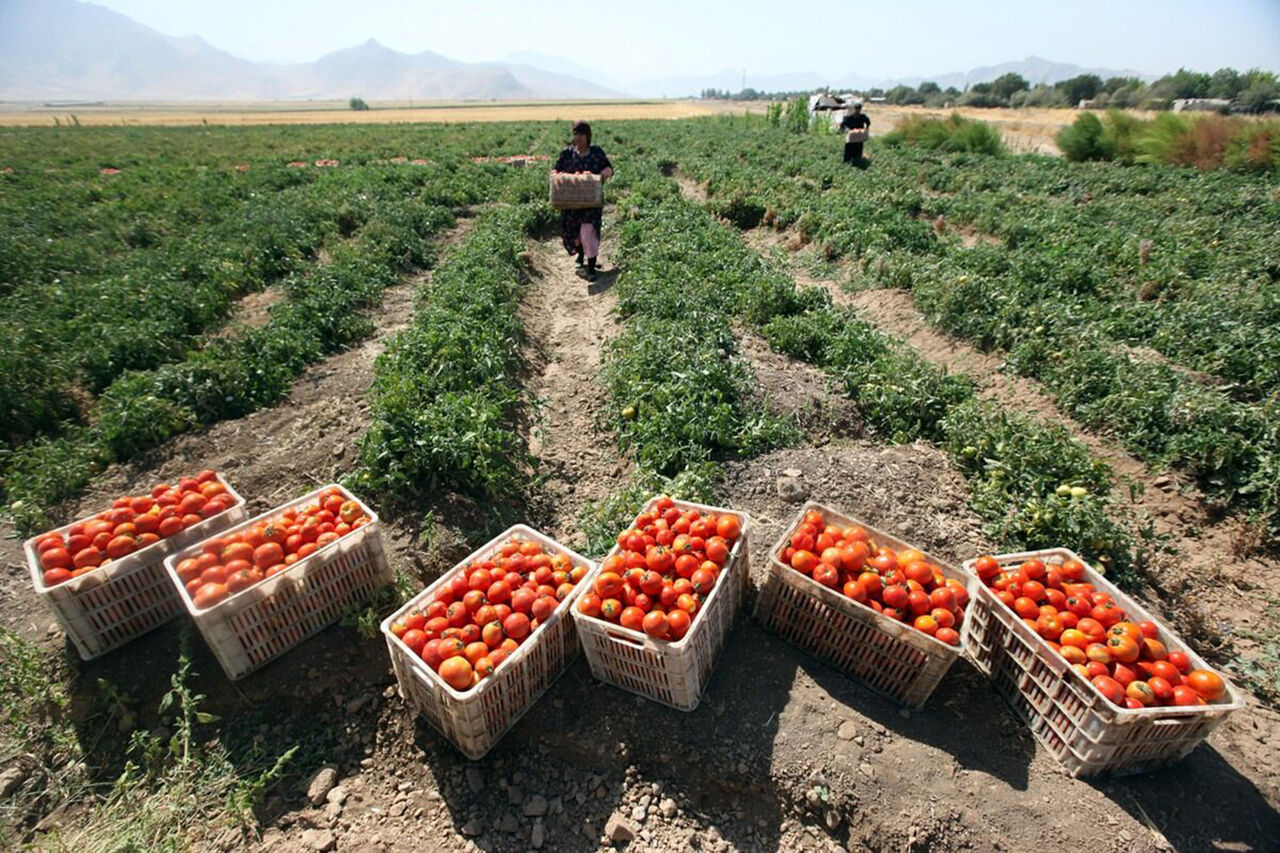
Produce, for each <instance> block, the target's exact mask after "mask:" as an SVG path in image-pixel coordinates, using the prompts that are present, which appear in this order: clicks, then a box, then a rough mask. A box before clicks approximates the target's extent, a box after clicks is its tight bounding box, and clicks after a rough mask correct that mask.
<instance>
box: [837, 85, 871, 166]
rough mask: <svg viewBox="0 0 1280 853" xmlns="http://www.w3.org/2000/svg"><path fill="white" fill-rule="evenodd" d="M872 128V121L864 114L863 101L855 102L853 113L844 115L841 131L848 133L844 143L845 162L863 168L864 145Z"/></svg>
mask: <svg viewBox="0 0 1280 853" xmlns="http://www.w3.org/2000/svg"><path fill="white" fill-rule="evenodd" d="M870 128H871V119H869V118H867V117H866V116H865V115H863V114H862V101H854V102H853V112H848V113H845V114H844V120H843V121H841V122H840V129H841V130H843V131H846V136H845V143H844V161H845V162H846V163H852V164H853V165H855V166H859V167H861V166H862V165H863V162H862V144H863V143H864V142H866V141H867V132H868V131H869V130H870Z"/></svg>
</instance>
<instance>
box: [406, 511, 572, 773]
mask: <svg viewBox="0 0 1280 853" xmlns="http://www.w3.org/2000/svg"><path fill="white" fill-rule="evenodd" d="M512 536H518V537H521V538H523V539H526V540H531V541H533V542H537V543H538V544H540V545H541V546H542V547H543V548H544V549H546V550H547V551H548V552H550V553H556V552H559V553H563V554H564V555H566V556H567V557H568V558H569V560H570V562H571V563H573V565H575V566H583V567H585V568H586V570H587V574H586V575H585V576H584V577H583V579H582V581H581V582H579V583H578V584H577V586H575V587H574V590H573V592H572V593H571V594H570V595H569V596H568V597H567V598H565V600H564V601H562V602H560V605H559V606H558V607H557V608H556V609H555V612H554V613H552V614H551V618H549V619H548V620H547V621H546V622H544V623H542V624H541V625H539V626H538V627H537V628H536V629H535V630H534V632H533V633H532V634H530V635H529V637H528V638H527V639H526V640H525V641H524V642H523V643H521V644H520V645H519V647H517V648H516V650H515V651H514V652H512V653H511V655H510V656H509V657H507V659H506V660H504V661H503V662H502V663H501V664H499V665H498V667H497V669H495V670H494V673H493V675H491V676H489V677H488V678H485V679H483V680H482V681H481V682H480V683H479V684H477V685H476V686H475V687H473V688H471V689H470V690H465V691H460V690H455V689H454V688H453V687H451V686H450V685H449V684H447V683H446V682H445V680H444V679H443V678H441V677H440V674H439V673H438V672H436V671H435V670H433V669H432V668H431V667H429V666H427V664H426V662H425V661H424V660H422V658H421V657H420V656H418V655H415V654H414V653H413V652H412V651H410V650H409V647H408V646H406V645H405V644H404V643H402V642H400V638H399V637H397V636H396V635H395V634H393V633H392V632H391V624H392V623H393V622H395V621H396V620H397V619H400V618H401V617H402V616H404V615H405V614H407V613H410V612H412V611H414V610H419V609H422V608H423V607H425V606H426V605H427V604H428V603H430V601H431V599H432V598H433V597H434V596H435V594H436V592H437V591H438V590H439V589H440V588H441V587H442V586H444V585H445V584H447V583H450V582H452V581H453V579H454V578H455V577H456V576H457V574H458V572H459V571H461V570H463V569H464V568H465V567H466V566H469V565H470V564H472V563H474V562H476V561H478V560H484V559H486V558H487V557H488V556H489V555H490V554H492V553H493V552H494V551H496V550H497V549H498V548H499V547H500V546H502V545H503V544H504V543H506V542H507V541H508V540H510V539H511V537H512ZM593 568H595V564H594V563H592V562H591V561H590V560H588V559H587V558H586V557H583V556H581V555H579V554H577V553H575V552H574V551H572V550H570V549H569V548H566V547H565V546H564V545H561V544H560V543H559V542H556V541H555V540H554V539H551V538H550V537H547V536H544V535H542V534H541V533H539V532H538V531H536V530H534V529H532V528H530V527H526V526H525V525H523V524H517V525H515V526H514V527H512V528H510V529H509V530H507V531H505V532H504V533H502V534H501V535H499V536H497V537H495V538H494V539H492V540H490V541H489V542H487V543H485V544H484V545H482V546H481V547H480V548H477V549H476V550H475V551H474V552H472V554H471V555H470V556H468V557H467V558H466V559H465V560H463V561H461V562H460V563H458V564H457V565H456V566H454V567H453V568H452V569H450V570H449V571H447V572H445V573H444V574H443V575H441V576H440V577H439V578H438V579H437V580H436V581H435V582H434V583H432V584H431V585H430V586H428V587H427V588H426V589H424V590H423V591H422V592H420V593H418V595H416V596H415V597H414V598H413V600H412V601H410V602H409V603H408V604H406V605H405V606H404V607H402V608H400V609H399V610H398V611H396V612H395V613H393V614H391V615H390V616H388V617H387V618H386V619H385V620H384V621H383V623H382V633H383V636H385V637H386V639H387V651H388V652H389V653H390V655H391V665H392V668H393V669H394V670H395V673H396V682H397V683H398V684H399V686H400V696H401V697H402V698H403V699H404V700H405V701H406V702H407V703H409V705H410V706H411V707H412V708H413V709H414V710H415V711H416V712H417V713H419V714H421V715H422V716H423V718H425V719H426V721H427V722H428V723H430V724H431V725H432V727H433V728H435V730H436V731H438V732H440V734H441V735H442V736H444V738H445V739H446V740H448V741H449V742H450V743H452V744H453V745H454V746H456V747H457V748H458V751H459V752H461V753H462V754H463V755H465V756H466V757H467V758H470V759H471V760H472V761H475V760H476V759H478V758H480V757H482V756H483V755H485V753H487V752H488V751H489V750H490V749H492V748H493V745H494V744H495V743H497V742H498V741H499V740H501V739H502V736H503V735H505V734H506V733H507V731H508V730H509V729H510V728H511V727H512V726H514V725H515V724H516V722H517V721H518V720H519V719H520V718H521V717H523V716H524V715H525V712H526V711H528V710H529V709H530V708H532V707H533V704H534V703H535V702H537V701H538V699H539V698H541V696H542V694H543V693H545V692H546V691H547V688H548V687H550V686H551V683H552V682H553V681H555V680H556V679H557V678H558V677H559V676H560V673H562V672H564V670H565V668H566V667H568V665H569V664H570V663H571V662H572V661H573V659H574V658H575V657H577V656H578V635H577V632H576V631H575V630H574V623H573V617H571V616H570V615H569V611H570V610H571V609H572V608H573V606H574V605H575V604H576V603H577V600H578V596H579V595H580V594H581V593H582V590H584V589H586V588H587V587H586V583H587V578H588V577H590V575H591V574H592V569H593Z"/></svg>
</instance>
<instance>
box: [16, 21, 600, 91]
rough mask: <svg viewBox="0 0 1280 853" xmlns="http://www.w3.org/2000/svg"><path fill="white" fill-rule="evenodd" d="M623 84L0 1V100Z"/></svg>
mask: <svg viewBox="0 0 1280 853" xmlns="http://www.w3.org/2000/svg"><path fill="white" fill-rule="evenodd" d="M620 94H621V93H619V92H617V91H615V90H613V89H610V88H607V87H606V86H603V85H600V84H599V83H598V82H595V81H591V80H583V79H580V78H578V77H574V76H572V75H569V74H563V73H555V72H554V71H548V70H545V69H543V68H538V67H534V66H533V65H531V64H528V63H502V62H493V63H465V62H459V61H457V60H453V59H449V58H448V57H445V56H441V55H439V54H436V53H431V52H430V51H424V52H422V53H417V54H406V53H400V52H399V51H395V50H391V49H390V48H387V47H384V46H383V45H380V44H378V43H377V42H376V41H373V40H369V41H367V42H365V43H364V44H361V45H358V46H356V47H352V48H348V49H346V50H339V51H335V52H333V53H330V54H327V55H326V56H323V57H321V58H320V59H319V60H317V61H315V62H309V63H295V64H270V63H258V62H249V61H246V60H243V59H239V58H237V57H235V56H232V55H231V54H229V53H226V52H225V51H221V50H218V49H217V48H215V47H213V46H211V45H209V44H208V43H206V42H204V41H203V40H201V39H199V38H197V37H187V38H178V37H174V36H168V35H165V34H163V33H160V32H157V31H156V30H153V29H151V28H150V27H146V26H143V25H142V24H139V23H137V22H136V21H133V20H132V19H130V18H128V17H126V16H124V15H121V14H118V13H116V12H113V11H111V10H110V9H107V8H105V7H103V6H97V5H94V4H92V3H81V2H77V0H0V99H3V100H52V99H70V98H96V99H103V100H294V99H305V98H313V99H335V98H337V99H344V98H349V97H352V96H359V97H362V98H365V99H366V100H372V99H388V100H391V99H395V100H400V99H409V98H413V99H421V100H458V99H478V100H494V99H497V100H504V99H510V100H522V99H529V98H608V97H617V96H619V95H620Z"/></svg>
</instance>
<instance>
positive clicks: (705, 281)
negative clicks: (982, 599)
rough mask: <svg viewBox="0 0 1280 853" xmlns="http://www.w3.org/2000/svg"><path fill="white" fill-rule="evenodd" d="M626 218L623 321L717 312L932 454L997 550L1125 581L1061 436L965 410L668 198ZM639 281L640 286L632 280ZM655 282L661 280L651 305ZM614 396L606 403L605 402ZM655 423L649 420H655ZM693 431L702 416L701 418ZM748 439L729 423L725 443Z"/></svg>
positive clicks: (1125, 549) (964, 400)
mask: <svg viewBox="0 0 1280 853" xmlns="http://www.w3.org/2000/svg"><path fill="white" fill-rule="evenodd" d="M634 209H635V211H636V219H635V220H634V221H632V222H629V223H627V225H626V226H625V228H624V232H623V233H624V246H625V247H626V265H627V273H626V275H624V276H623V277H622V279H620V280H619V291H620V292H619V311H620V313H623V314H624V316H625V315H626V314H627V312H629V311H638V310H639V311H643V312H644V313H645V314H648V315H651V316H653V315H656V316H659V317H661V316H663V315H664V314H665V315H666V316H669V317H671V318H673V321H679V320H680V318H689V317H695V318H697V317H700V316H705V315H704V313H703V312H719V313H720V315H721V316H722V317H724V318H726V321H727V320H729V319H731V318H736V319H740V320H741V321H743V322H746V323H748V324H750V325H752V326H754V327H757V328H758V329H759V330H760V331H761V332H762V334H763V335H764V337H765V338H766V339H767V340H768V341H769V343H770V345H771V346H772V347H773V348H774V349H775V350H777V351H779V352H781V353H784V354H786V355H789V356H792V357H794V358H798V359H801V360H804V361H808V362H811V363H813V364H815V365H817V366H819V367H821V368H822V369H823V370H824V371H826V372H827V373H828V374H829V375H830V376H831V377H832V378H833V380H834V381H835V382H836V384H837V387H838V388H839V390H840V391H841V392H842V393H844V394H846V395H847V396H849V397H850V398H852V399H853V400H855V401H856V402H857V404H858V406H859V408H860V410H861V411H862V413H863V416H864V418H865V419H866V422H867V424H868V427H869V429H870V430H871V432H873V433H874V434H875V435H877V436H879V437H881V438H884V439H887V440H889V441H893V442H911V441H915V440H917V439H924V440H927V441H931V442H933V443H935V444H938V445H939V446H941V447H943V448H945V449H946V450H947V451H948V453H949V454H950V455H951V456H952V458H953V459H954V460H955V462H956V464H957V465H958V466H959V468H960V469H961V470H962V471H964V473H965V474H966V476H967V477H968V478H969V481H970V487H971V490H972V505H973V507H974V509H975V510H976V511H977V512H978V513H979V514H980V515H982V517H983V518H984V519H986V521H987V522H988V532H989V534H990V535H991V536H992V537H993V538H994V539H996V541H998V542H999V543H1000V544H1001V545H1002V546H1005V547H1009V548H1019V549H1020V548H1035V547H1045V546H1048V545H1051V544H1053V543H1060V542H1063V541H1069V542H1073V543H1079V545H1080V547H1081V548H1082V550H1084V551H1086V552H1088V553H1089V554H1090V555H1091V556H1095V557H1098V558H1100V559H1101V560H1102V561H1103V562H1104V563H1106V564H1109V565H1110V566H1111V567H1112V568H1114V569H1115V570H1117V571H1118V572H1119V573H1120V575H1121V577H1124V576H1125V572H1127V570H1128V569H1129V568H1130V567H1131V565H1132V563H1133V561H1134V559H1135V558H1136V555H1135V553H1134V550H1133V540H1132V537H1131V536H1130V534H1129V533H1128V532H1127V531H1126V529H1125V528H1124V527H1123V525H1121V524H1120V523H1118V522H1117V521H1116V520H1114V518H1113V517H1112V515H1111V513H1112V511H1113V510H1114V507H1113V505H1112V502H1111V498H1110V496H1109V492H1110V489H1111V486H1112V484H1113V475H1112V472H1111V470H1110V468H1109V467H1108V466H1107V465H1106V464H1105V463H1103V462H1100V461H1098V460H1095V459H1092V458H1091V457H1090V455H1089V452H1088V450H1087V449H1086V448H1085V447H1084V446H1083V445H1082V444H1080V442H1078V441H1076V440H1074V439H1073V438H1072V437H1071V436H1070V435H1069V433H1068V432H1067V431H1066V430H1065V429H1064V428H1062V427H1061V426H1059V425H1055V424H1051V423H1046V422H1041V421H1036V420H1031V419H1028V418H1025V417H1022V416H1020V415H1017V414H1014V413H1010V412H1006V411H1003V410H1001V409H1000V408H999V407H997V406H995V405H994V404H990V403H986V402H982V401H979V400H977V399H976V397H975V395H974V390H973V387H972V385H971V384H970V383H969V382H968V381H967V380H965V379H963V378H961V377H957V376H951V375H948V374H946V373H945V371H942V370H940V369H939V368H937V367H935V366H933V365H932V364H930V363H928V362H926V361H925V360H924V359H923V358H922V357H921V356H919V355H918V354H917V353H915V352H914V351H913V350H911V349H910V348H908V347H906V346H904V345H902V344H901V343H899V342H897V341H896V340H894V339H892V338H890V337H888V336H885V335H883V334H881V333H879V332H877V331H876V330H875V329H874V328H873V327H872V326H870V325H869V324H868V323H866V322H865V321H863V320H861V319H859V318H858V316H857V315H856V314H855V313H853V312H851V311H848V310H841V309H836V308H833V307H832V306H831V305H830V301H829V298H828V297H827V295H826V294H825V293H824V292H823V291H821V290H820V289H817V288H807V289H798V288H797V287H796V285H795V283H794V281H793V280H792V279H791V278H790V277H789V276H787V275H786V274H785V273H783V272H781V271H779V270H777V269H776V268H774V267H772V266H771V265H770V264H769V263H768V262H766V261H764V260H762V259H761V258H760V256H759V255H757V254H756V253H754V252H752V251H751V250H750V249H749V248H747V247H746V246H745V245H744V244H743V242H742V240H741V238H740V237H739V235H738V234H737V233H736V232H734V231H733V230H731V229H730V228H727V227H725V226H724V225H722V224H720V223H718V222H716V221H715V220H714V219H713V218H712V217H711V216H710V215H709V214H708V212H707V211H705V210H704V209H703V208H702V207H701V206H699V205H697V204H695V203H693V202H689V201H685V200H683V199H681V198H679V197H678V196H676V195H673V194H668V195H666V196H664V197H662V198H661V199H660V200H657V201H650V202H647V203H644V204H638V205H636V206H635V208H634ZM676 257H681V258H684V259H685V261H686V263H687V265H688V266H689V269H688V270H687V271H683V270H677V269H674V268H673V265H672V261H673V260H674V259H675V258H676ZM643 270H651V271H652V272H653V276H652V277H651V278H647V279H646V278H639V277H636V271H643ZM686 275H687V276H688V278H687V279H686V278H684V276H686ZM663 278H665V280H666V281H668V282H669V284H668V288H669V291H668V293H669V295H667V296H665V297H664V296H662V295H661V294H662V293H663V288H662V285H661V284H660V281H661V280H662V279H663ZM628 284H630V285H632V286H630V287H628V286H625V285H628ZM695 324H696V325H697V326H698V327H699V328H700V329H701V330H702V331H703V337H704V338H706V339H708V340H710V341H712V342H713V343H714V345H715V346H717V347H723V346H724V342H723V341H716V340H715V339H714V329H715V327H714V326H713V325H711V324H708V323H707V322H705V321H702V320H701V319H699V320H697V321H696V323H695ZM611 369H612V365H610V367H609V368H607V369H606V378H607V379H609V380H610V381H612V377H611V373H610V372H609V371H610V370H611ZM626 399H627V398H625V397H619V396H618V395H617V394H616V393H615V402H616V403H622V402H625V400H626ZM662 402H663V403H667V401H666V399H665V398H664V399H663V400H662ZM668 405H669V403H668ZM662 415H663V412H662V411H661V409H660V410H659V412H658V414H657V415H656V418H661V417H662ZM642 416H643V409H639V410H638V411H637V413H636V415H635V420H633V421H628V420H626V419H625V418H622V419H620V420H619V421H618V424H617V425H618V428H619V430H620V432H621V433H622V434H623V435H624V436H629V435H631V434H633V433H631V430H634V429H635V427H634V426H633V425H634V424H635V423H636V421H640V419H641V418H642ZM680 420H681V422H682V423H683V422H685V420H686V418H684V417H682V418H681V419H680ZM703 421H704V423H705V422H707V421H711V422H714V418H708V417H707V416H705V415H704V416H703ZM756 434H757V433H755V432H753V431H752V430H751V429H750V428H749V427H748V428H743V426H741V425H740V426H739V433H738V435H739V441H743V440H745V439H749V438H751V437H752V436H753V435H756ZM659 435H661V436H662V437H663V438H667V436H665V435H663V434H662V433H659ZM659 446H660V447H663V448H665V447H666V446H667V445H666V444H665V443H664V444H660V445H659ZM642 452H643V451H642ZM1064 487H1065V488H1064ZM1073 489H1074V492H1073V491H1072V490H1073Z"/></svg>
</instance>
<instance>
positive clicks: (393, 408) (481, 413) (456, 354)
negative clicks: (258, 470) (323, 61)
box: [356, 206, 540, 498]
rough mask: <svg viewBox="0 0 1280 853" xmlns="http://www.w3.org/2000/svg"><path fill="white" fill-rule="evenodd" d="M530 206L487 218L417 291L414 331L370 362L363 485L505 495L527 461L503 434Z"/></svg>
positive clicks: (513, 404) (515, 399)
mask: <svg viewBox="0 0 1280 853" xmlns="http://www.w3.org/2000/svg"><path fill="white" fill-rule="evenodd" d="M539 221H540V220H539V215H538V211H537V210H536V209H535V208H533V207H531V206H520V207H500V208H497V209H495V210H493V211H490V212H486V213H485V214H483V215H482V216H481V219H480V221H479V222H478V223H477V225H476V226H475V228H474V230H473V231H472V233H471V234H470V235H469V236H468V238H467V240H466V242H464V243H463V244H462V245H461V246H460V247H459V248H458V249H456V250H455V251H454V252H453V253H451V254H450V255H449V256H448V257H447V258H446V259H445V260H444V262H443V263H442V264H441V266H440V267H439V269H437V270H436V271H435V273H434V275H433V276H432V279H431V282H430V283H429V284H426V285H424V286H423V288H422V290H421V291H420V292H419V293H418V294H417V297H416V303H417V306H418V307H417V310H416V311H415V314H414V318H413V323H412V325H410V326H409V328H407V329H405V330H404V331H403V332H401V333H400V334H399V335H397V336H396V337H395V338H394V339H393V340H392V341H391V343H390V344H389V345H388V346H387V350H386V352H385V353H383V354H382V355H381V356H379V358H378V362H377V365H376V368H375V371H376V376H375V379H374V385H373V401H372V416H373V424H372V425H371V426H370V428H369V431H368V432H367V433H366V434H365V436H364V438H363V440H362V443H361V457H360V458H361V469H362V470H361V472H360V473H359V474H358V475H357V479H356V482H357V483H358V484H359V485H360V486H361V487H362V488H369V489H372V490H375V491H379V492H384V493H387V494H391V495H405V494H427V493H431V492H434V491H436V490H438V489H451V490H454V491H458V492H464V493H468V494H475V495H479V496H484V497H488V498H498V497H511V496H514V495H515V494H517V493H518V492H519V491H520V490H521V489H522V488H523V487H524V482H525V472H526V470H527V467H528V452H527V449H526V448H525V446H524V443H523V440H522V439H521V438H520V436H519V435H518V434H517V433H516V432H515V431H514V430H513V429H512V428H511V427H512V421H513V418H514V416H515V413H516V409H517V407H518V405H519V403H520V401H521V396H520V394H519V393H518V392H517V391H516V390H514V387H513V386H514V384H515V383H514V376H515V372H516V370H517V369H518V367H519V364H520V343H521V341H522V339H523V337H522V334H523V333H522V324H521V321H520V318H519V315H518V302H519V296H520V291H521V289H522V285H523V281H522V275H523V271H524V265H523V261H522V260H521V253H522V252H523V251H524V245H525V237H526V235H527V234H528V232H529V230H530V229H531V228H532V227H534V226H535V225H536V224H537V223H538V222H539Z"/></svg>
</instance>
